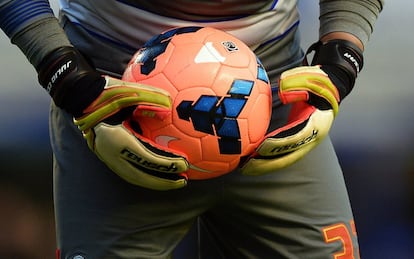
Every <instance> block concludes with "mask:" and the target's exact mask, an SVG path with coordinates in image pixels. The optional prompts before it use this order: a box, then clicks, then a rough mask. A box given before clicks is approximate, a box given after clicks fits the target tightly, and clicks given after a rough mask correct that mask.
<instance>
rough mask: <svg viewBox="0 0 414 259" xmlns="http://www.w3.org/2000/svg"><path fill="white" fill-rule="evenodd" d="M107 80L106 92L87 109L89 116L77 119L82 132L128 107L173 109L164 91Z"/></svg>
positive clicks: (76, 122)
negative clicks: (144, 106)
mask: <svg viewBox="0 0 414 259" xmlns="http://www.w3.org/2000/svg"><path fill="white" fill-rule="evenodd" d="M106 79H107V85H106V86H105V89H104V91H103V92H102V93H101V95H100V96H99V97H98V98H97V99H96V100H95V101H94V102H93V103H92V104H91V105H90V106H89V107H88V108H86V109H85V111H84V113H85V114H87V115H86V116H83V117H81V118H76V119H75V124H76V125H77V126H78V127H79V129H80V130H81V131H84V130H86V129H88V128H91V127H93V126H94V125H96V124H97V123H99V122H100V121H103V120H104V119H106V118H108V117H110V116H112V115H114V114H115V113H117V112H118V111H120V110H122V109H123V108H126V107H130V106H137V105H146V106H155V107H158V108H159V109H165V110H167V111H168V110H169V109H170V108H171V98H170V96H169V94H168V92H166V91H164V90H162V89H158V88H154V87H151V86H146V85H143V84H137V83H129V82H124V81H122V80H118V79H114V78H110V77H106Z"/></svg>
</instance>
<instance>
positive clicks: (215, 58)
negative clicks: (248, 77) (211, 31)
mask: <svg viewBox="0 0 414 259" xmlns="http://www.w3.org/2000/svg"><path fill="white" fill-rule="evenodd" d="M224 60H226V58H225V57H223V56H222V55H220V53H219V52H218V51H217V49H216V48H214V46H213V43H212V42H206V43H205V44H204V46H203V47H202V48H201V49H200V51H199V52H198V53H197V55H196V56H195V58H194V62H195V63H220V62H224Z"/></svg>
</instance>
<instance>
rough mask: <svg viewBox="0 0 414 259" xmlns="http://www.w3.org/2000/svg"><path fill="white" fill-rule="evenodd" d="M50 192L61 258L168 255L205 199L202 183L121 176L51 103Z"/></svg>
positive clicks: (152, 256)
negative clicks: (160, 187)
mask: <svg viewBox="0 0 414 259" xmlns="http://www.w3.org/2000/svg"><path fill="white" fill-rule="evenodd" d="M51 140H52V146H53V150H54V156H55V160H54V162H55V164H54V183H55V186H54V193H55V211H56V224H57V225H56V226H57V241H58V247H59V248H60V253H61V258H73V257H74V256H76V255H80V256H83V257H84V258H168V257H169V256H170V254H171V252H172V250H173V249H174V247H175V246H176V245H177V244H178V243H179V242H180V240H181V239H182V238H183V236H184V235H185V234H186V232H187V231H188V230H189V229H190V227H191V225H192V223H193V222H194V220H195V218H196V216H197V215H198V214H200V211H201V210H202V208H203V206H207V204H208V203H209V199H208V197H207V196H205V195H204V193H205V192H203V189H202V188H199V187H197V186H196V187H195V188H191V187H190V188H186V189H182V190H176V191H169V192H159V191H151V190H147V189H143V188H139V187H136V186H133V185H130V184H128V183H127V182H125V181H123V180H122V179H121V178H119V177H118V176H117V175H115V174H114V173H113V172H111V171H110V170H109V169H108V168H106V166H105V165H104V164H103V163H102V162H101V161H100V160H99V159H98V158H97V157H96V156H95V155H94V154H93V153H92V152H91V151H90V150H89V149H88V147H87V146H86V143H85V141H84V140H83V138H82V136H81V133H80V132H79V130H78V129H77V128H76V127H75V126H74V125H73V123H72V118H71V117H70V116H69V115H68V114H66V113H65V112H62V110H60V109H58V108H56V107H52V111H51Z"/></svg>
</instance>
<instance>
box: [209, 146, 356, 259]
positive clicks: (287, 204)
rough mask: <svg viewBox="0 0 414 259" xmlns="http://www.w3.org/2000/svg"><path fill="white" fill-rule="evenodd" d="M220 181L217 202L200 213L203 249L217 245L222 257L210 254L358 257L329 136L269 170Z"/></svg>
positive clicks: (349, 214)
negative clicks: (293, 160)
mask: <svg viewBox="0 0 414 259" xmlns="http://www.w3.org/2000/svg"><path fill="white" fill-rule="evenodd" d="M223 180H225V181H223V184H222V195H223V198H222V200H221V201H222V202H221V203H220V205H219V206H217V207H216V208H214V209H213V210H210V211H209V212H208V213H206V214H205V215H204V216H203V217H202V218H201V219H202V220H201V233H202V235H201V242H202V243H201V249H202V254H211V253H212V252H211V250H214V249H216V251H218V254H220V255H221V257H218V256H216V257H215V258H217V257H218V258H269V257H272V258H337V257H334V255H340V254H342V257H340V258H358V243H357V238H356V232H355V228H354V223H353V215H352V211H351V207H350V204H349V199H348V195H347V190H346V187H345V183H344V180H343V176H342V172H341V169H340V167H339V164H338V161H337V158H336V156H335V153H334V150H333V148H332V146H331V143H330V141H329V140H326V141H325V142H324V143H322V144H321V145H320V146H319V147H317V148H316V149H315V150H314V151H312V152H311V153H310V154H309V155H308V156H307V157H305V158H304V159H303V160H301V161H299V162H298V163H297V164H295V165H293V166H291V167H289V168H286V169H284V170H281V171H279V172H275V173H274V174H270V175H265V176H260V177H246V176H241V175H238V174H233V175H228V176H224V177H223ZM212 240H214V241H215V244H214V246H213V245H211V241H212ZM203 241H207V243H208V244H210V245H209V246H208V247H207V249H205V248H206V246H203ZM206 258H207V257H206ZM338 258H339V257H338Z"/></svg>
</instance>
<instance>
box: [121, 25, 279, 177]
mask: <svg viewBox="0 0 414 259" xmlns="http://www.w3.org/2000/svg"><path fill="white" fill-rule="evenodd" d="M123 80H125V81H132V82H139V83H143V84H147V85H151V86H155V87H158V88H162V89H165V90H167V91H168V92H169V93H170V95H171V98H172V101H173V107H172V110H171V112H170V113H167V115H166V114H165V112H164V113H159V114H157V112H154V111H146V107H145V106H144V107H140V106H138V107H137V109H136V110H135V112H134V115H133V120H135V121H137V122H138V124H139V126H140V128H141V132H139V133H137V132H135V134H140V137H144V138H146V140H147V141H149V142H150V143H151V144H152V145H154V146H156V147H157V148H160V149H164V150H174V152H175V153H177V154H180V155H182V156H184V157H186V158H187V160H188V162H189V163H190V170H188V171H187V172H186V174H187V175H188V178H189V179H208V178H213V177H218V176H220V175H223V174H226V173H228V172H230V171H232V170H234V169H235V168H236V167H237V166H238V165H239V163H240V160H241V158H243V157H246V156H249V155H250V154H252V152H254V150H255V148H256V147H257V146H258V145H259V144H260V143H261V141H262V140H263V138H264V136H265V134H266V130H267V128H268V125H269V121H270V116H271V99H272V97H271V88H270V84H269V79H268V77H267V73H266V71H265V69H264V68H263V66H262V64H261V63H260V61H259V59H258V58H257V57H256V55H255V54H254V53H253V52H252V50H250V49H249V47H247V45H245V44H244V43H243V42H242V41H240V40H239V39H237V38H235V37H234V36H232V35H230V34H228V33H226V32H224V31H221V30H218V29H214V28H210V27H180V28H175V29H172V30H169V31H166V32H164V33H162V34H160V35H157V36H155V37H153V38H152V39H151V40H149V41H148V42H147V43H146V44H145V45H144V46H143V47H142V48H141V49H139V50H138V52H137V53H135V55H134V56H133V58H132V59H131V60H130V62H129V64H128V66H127V68H126V70H125V72H124V75H123ZM148 114H152V116H148Z"/></svg>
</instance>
